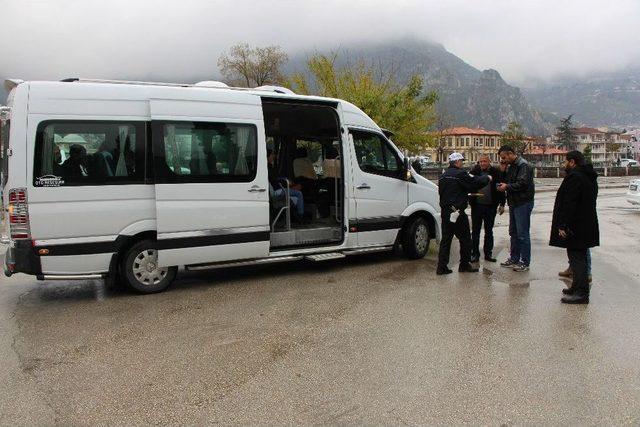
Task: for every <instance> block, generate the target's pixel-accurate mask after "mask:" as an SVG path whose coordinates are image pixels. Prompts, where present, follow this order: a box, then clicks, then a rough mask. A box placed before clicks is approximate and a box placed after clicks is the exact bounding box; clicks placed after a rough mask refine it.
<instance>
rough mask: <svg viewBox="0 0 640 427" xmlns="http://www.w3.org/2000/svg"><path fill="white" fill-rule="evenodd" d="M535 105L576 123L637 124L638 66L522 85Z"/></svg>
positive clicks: (639, 107)
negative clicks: (531, 85)
mask: <svg viewBox="0 0 640 427" xmlns="http://www.w3.org/2000/svg"><path fill="white" fill-rule="evenodd" d="M524 93H525V95H526V96H527V98H528V99H529V101H530V102H531V103H532V104H533V105H535V106H536V107H537V108H540V109H543V110H545V111H549V112H553V113H555V114H556V115H558V116H562V117H566V116H567V115H569V114H573V115H574V116H573V121H574V122H575V123H576V124H579V125H589V126H600V125H607V126H611V127H619V128H625V127H640V67H635V68H634V67H629V68H626V69H624V70H621V71H617V72H611V73H600V74H596V75H592V76H589V77H585V78H574V77H572V78H565V79H561V80H556V81H554V82H550V83H544V82H541V83H537V84H535V85H534V86H533V87H530V88H527V89H524Z"/></svg>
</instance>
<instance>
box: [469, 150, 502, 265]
mask: <svg viewBox="0 0 640 427" xmlns="http://www.w3.org/2000/svg"><path fill="white" fill-rule="evenodd" d="M470 173H471V175H474V176H482V175H489V176H491V181H492V183H490V184H487V185H485V186H484V187H482V188H481V189H480V191H479V192H478V194H477V195H476V196H474V197H471V198H470V199H469V205H470V206H471V238H472V240H473V248H472V249H471V262H478V260H479V259H480V230H481V229H482V223H484V245H483V246H482V249H483V251H484V259H485V261H490V262H496V259H495V258H494V257H493V224H494V223H495V220H496V214H497V213H498V212H500V215H502V214H503V213H504V204H505V195H504V193H501V192H499V191H498V189H497V188H496V186H495V185H494V184H493V183H498V182H502V171H501V170H500V169H498V168H497V167H495V166H492V165H491V159H489V156H487V155H486V154H483V155H482V156H480V159H479V160H478V164H477V165H475V166H474V167H473V169H471V172H470Z"/></svg>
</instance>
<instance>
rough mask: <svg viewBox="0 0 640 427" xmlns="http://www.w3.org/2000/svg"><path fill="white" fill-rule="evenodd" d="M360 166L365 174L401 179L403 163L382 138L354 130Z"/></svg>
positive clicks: (355, 146)
mask: <svg viewBox="0 0 640 427" xmlns="http://www.w3.org/2000/svg"><path fill="white" fill-rule="evenodd" d="M351 134H352V135H353V145H354V148H355V150H356V157H357V158H358V165H359V166H360V169H361V170H362V171H363V172H366V173H371V174H375V175H383V176H388V177H391V178H399V179H400V178H401V171H402V166H401V165H402V163H401V162H400V158H399V157H398V154H397V153H396V152H395V151H394V150H393V149H392V148H391V147H390V146H389V142H387V140H386V139H384V138H383V137H382V136H380V135H378V134H375V133H370V132H363V131H355V130H352V131H351Z"/></svg>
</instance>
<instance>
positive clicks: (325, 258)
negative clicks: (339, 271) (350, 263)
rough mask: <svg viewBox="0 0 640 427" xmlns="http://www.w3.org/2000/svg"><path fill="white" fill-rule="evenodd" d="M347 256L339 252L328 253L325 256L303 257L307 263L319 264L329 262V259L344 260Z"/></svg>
mask: <svg viewBox="0 0 640 427" xmlns="http://www.w3.org/2000/svg"><path fill="white" fill-rule="evenodd" d="M346 257H347V256H346V255H345V254H343V253H341V252H328V253H326V254H313V255H307V256H306V257H304V258H305V259H308V260H309V261H313V262H320V261H329V260H330V259H341V258H346Z"/></svg>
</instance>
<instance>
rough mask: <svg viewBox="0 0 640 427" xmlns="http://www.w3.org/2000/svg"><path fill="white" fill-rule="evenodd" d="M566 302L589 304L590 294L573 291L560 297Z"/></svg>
mask: <svg viewBox="0 0 640 427" xmlns="http://www.w3.org/2000/svg"><path fill="white" fill-rule="evenodd" d="M560 301H562V302H563V303H565V304H589V294H582V293H577V292H576V293H573V294H571V295H567V296H566V297H562V298H561V299H560Z"/></svg>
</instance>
